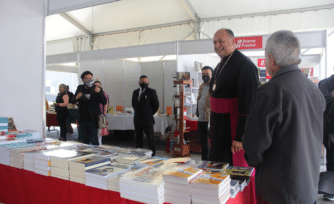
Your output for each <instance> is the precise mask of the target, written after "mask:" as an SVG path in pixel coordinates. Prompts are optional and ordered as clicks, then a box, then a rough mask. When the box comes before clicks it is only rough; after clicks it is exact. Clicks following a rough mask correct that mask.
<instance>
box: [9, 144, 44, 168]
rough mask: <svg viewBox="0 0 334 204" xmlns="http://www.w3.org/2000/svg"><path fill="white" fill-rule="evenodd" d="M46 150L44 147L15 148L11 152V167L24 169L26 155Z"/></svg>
mask: <svg viewBox="0 0 334 204" xmlns="http://www.w3.org/2000/svg"><path fill="white" fill-rule="evenodd" d="M43 149H46V146H44V145H34V146H29V147H21V148H14V149H11V150H10V166H12V167H16V168H19V169H22V168H23V166H24V153H25V152H31V151H36V150H43Z"/></svg>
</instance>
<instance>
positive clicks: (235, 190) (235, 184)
mask: <svg viewBox="0 0 334 204" xmlns="http://www.w3.org/2000/svg"><path fill="white" fill-rule="evenodd" d="M230 185H231V187H230V188H231V191H230V193H231V195H230V197H231V198H235V196H237V195H238V193H239V191H240V185H239V181H238V180H231V183H230Z"/></svg>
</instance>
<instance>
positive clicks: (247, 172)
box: [225, 166, 254, 176]
mask: <svg viewBox="0 0 334 204" xmlns="http://www.w3.org/2000/svg"><path fill="white" fill-rule="evenodd" d="M253 171H254V168H253V167H239V166H228V167H226V169H225V172H226V174H230V175H235V176H251V175H252V173H253Z"/></svg>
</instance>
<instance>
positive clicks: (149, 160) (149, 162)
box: [135, 157, 167, 168]
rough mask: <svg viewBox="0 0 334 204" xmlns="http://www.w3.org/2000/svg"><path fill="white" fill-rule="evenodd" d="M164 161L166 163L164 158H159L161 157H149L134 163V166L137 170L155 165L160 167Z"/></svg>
mask: <svg viewBox="0 0 334 204" xmlns="http://www.w3.org/2000/svg"><path fill="white" fill-rule="evenodd" d="M164 161H167V159H166V158H161V157H154V158H152V157H149V158H146V159H144V160H141V161H137V162H135V165H136V166H138V167H139V168H143V167H146V166H156V165H159V164H160V165H162V164H163V163H164Z"/></svg>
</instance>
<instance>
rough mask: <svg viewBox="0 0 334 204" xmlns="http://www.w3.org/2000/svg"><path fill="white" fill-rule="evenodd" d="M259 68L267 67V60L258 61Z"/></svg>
mask: <svg viewBox="0 0 334 204" xmlns="http://www.w3.org/2000/svg"><path fill="white" fill-rule="evenodd" d="M257 66H258V67H266V59H257Z"/></svg>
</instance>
